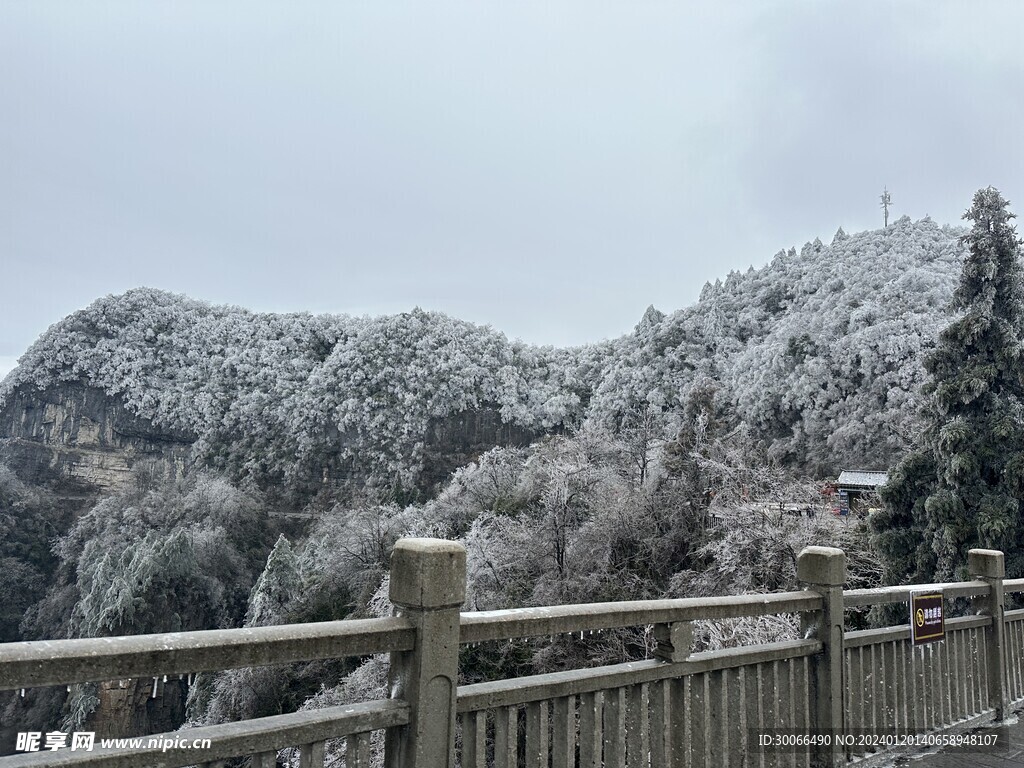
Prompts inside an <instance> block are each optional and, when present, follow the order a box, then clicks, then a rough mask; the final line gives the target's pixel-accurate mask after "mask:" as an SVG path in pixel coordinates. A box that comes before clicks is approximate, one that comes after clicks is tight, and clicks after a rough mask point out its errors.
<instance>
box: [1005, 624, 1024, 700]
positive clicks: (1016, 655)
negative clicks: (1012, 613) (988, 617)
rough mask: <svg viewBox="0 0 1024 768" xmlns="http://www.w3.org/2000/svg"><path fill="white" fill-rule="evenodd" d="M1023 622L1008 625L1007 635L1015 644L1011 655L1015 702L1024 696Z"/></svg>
mask: <svg viewBox="0 0 1024 768" xmlns="http://www.w3.org/2000/svg"><path fill="white" fill-rule="evenodd" d="M1020 629H1021V622H1019V621H1018V622H1010V623H1008V624H1007V634H1008V635H1010V637H1011V639H1012V642H1013V650H1012V651H1011V653H1010V659H1009V660H1010V673H1011V680H1012V682H1013V693H1012V695H1013V697H1014V700H1015V701H1016V700H1018V699H1020V698H1021V697H1022V696H1024V690H1022V686H1021V636H1020Z"/></svg>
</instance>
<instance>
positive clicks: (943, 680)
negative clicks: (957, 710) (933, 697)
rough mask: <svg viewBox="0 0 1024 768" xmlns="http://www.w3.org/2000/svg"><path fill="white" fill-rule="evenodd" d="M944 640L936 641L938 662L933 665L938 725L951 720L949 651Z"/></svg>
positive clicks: (946, 723)
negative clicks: (936, 692) (936, 690)
mask: <svg viewBox="0 0 1024 768" xmlns="http://www.w3.org/2000/svg"><path fill="white" fill-rule="evenodd" d="M947 651H948V649H947V647H946V641H945V640H944V641H943V642H941V643H938V648H936V650H935V652H936V654H938V657H939V658H938V664H936V665H935V667H936V669H935V674H936V682H937V683H938V695H939V710H938V711H939V725H940V726H942V727H945V726H947V725H949V724H950V723H952V722H953V717H952V711H951V708H950V699H951V697H950V687H951V686H950V683H951V681H950V679H949V653H948V652H947Z"/></svg>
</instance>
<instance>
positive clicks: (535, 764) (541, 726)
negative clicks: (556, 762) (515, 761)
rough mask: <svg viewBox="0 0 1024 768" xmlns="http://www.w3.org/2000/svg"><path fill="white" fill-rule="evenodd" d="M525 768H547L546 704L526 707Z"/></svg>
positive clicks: (534, 703)
mask: <svg viewBox="0 0 1024 768" xmlns="http://www.w3.org/2000/svg"><path fill="white" fill-rule="evenodd" d="M526 768H548V703H547V702H546V701H531V702H530V703H529V704H527V705H526Z"/></svg>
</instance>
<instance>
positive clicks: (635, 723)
mask: <svg viewBox="0 0 1024 768" xmlns="http://www.w3.org/2000/svg"><path fill="white" fill-rule="evenodd" d="M625 725H626V728H625V734H626V765H627V767H628V768H646V767H647V760H648V756H649V755H650V751H651V748H650V739H649V736H648V732H647V686H646V685H631V686H629V688H627V689H626V723H625Z"/></svg>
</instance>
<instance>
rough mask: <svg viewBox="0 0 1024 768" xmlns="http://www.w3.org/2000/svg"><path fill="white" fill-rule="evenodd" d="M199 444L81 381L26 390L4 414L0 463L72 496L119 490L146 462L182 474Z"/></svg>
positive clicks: (18, 392) (7, 404)
mask: <svg viewBox="0 0 1024 768" xmlns="http://www.w3.org/2000/svg"><path fill="white" fill-rule="evenodd" d="M194 440H195V438H194V436H192V435H186V434H180V433H174V432H170V431H168V430H164V429H160V428H158V427H156V426H155V425H153V424H152V422H150V421H148V420H147V419H142V418H139V417H138V416H135V415H134V414H132V413H130V412H129V411H128V410H127V409H126V408H125V406H124V404H123V403H122V402H121V401H120V399H119V398H117V397H111V396H110V395H107V394H106V393H105V392H103V391H101V390H98V389H95V388H93V387H89V386H86V385H85V384H82V383H66V384H63V385H61V386H56V387H50V388H48V389H45V390H42V391H39V390H35V389H33V388H30V387H20V388H19V389H17V390H15V392H14V393H13V394H12V395H11V396H10V397H9V398H8V399H7V401H6V402H5V404H4V407H3V409H2V410H0V460H3V461H4V462H6V463H7V464H8V465H10V466H11V467H12V468H13V469H14V470H15V472H17V474H18V475H19V476H20V477H21V478H22V480H23V481H25V482H29V483H32V484H35V485H44V486H48V487H51V488H54V489H57V490H59V491H61V492H63V493H65V494H70V495H72V496H73V495H75V494H84V495H90V494H98V493H106V492H110V491H114V490H117V489H118V488H120V487H121V486H122V485H123V484H124V482H125V480H126V478H127V477H128V474H129V472H130V471H131V469H132V467H133V466H134V465H135V464H136V463H138V462H140V461H148V462H155V463H157V464H158V465H160V466H161V468H162V469H163V470H165V472H166V473H167V474H177V473H181V472H183V471H184V470H185V468H186V466H187V464H188V462H189V454H190V449H191V446H192V443H193V441H194Z"/></svg>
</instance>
